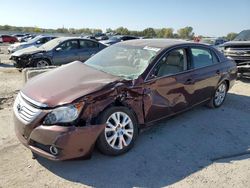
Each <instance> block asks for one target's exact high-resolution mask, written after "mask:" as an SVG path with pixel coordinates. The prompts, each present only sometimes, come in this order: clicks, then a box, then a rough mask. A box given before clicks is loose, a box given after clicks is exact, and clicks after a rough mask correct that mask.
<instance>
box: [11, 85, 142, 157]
mask: <svg viewBox="0 0 250 188" xmlns="http://www.w3.org/2000/svg"><path fill="white" fill-rule="evenodd" d="M75 101H76V102H72V104H73V105H75V106H76V107H75V108H77V109H78V110H79V112H78V113H79V114H77V115H76V116H77V118H75V119H74V117H73V116H74V115H75V114H74V113H75V112H74V111H72V112H70V111H67V112H66V113H64V112H55V111H60V110H62V109H63V108H69V107H68V106H72V104H70V105H61V106H58V107H56V108H52V109H51V108H49V107H48V106H46V105H44V104H39V103H36V102H35V101H33V100H32V99H29V98H28V97H27V96H25V95H24V94H23V93H22V92H20V93H19V94H18V96H17V98H16V100H15V104H14V107H13V108H14V114H15V116H14V122H15V131H16V134H17V137H18V138H19V140H20V141H21V142H22V143H23V144H24V145H25V146H26V147H28V148H29V149H31V151H32V152H33V153H36V154H38V155H40V156H43V157H45V158H48V159H51V160H66V159H71V158H78V157H88V156H90V155H91V153H92V149H93V147H94V145H95V142H96V140H97V138H98V136H99V135H100V133H101V132H102V131H103V130H104V128H105V126H106V124H100V123H99V122H98V117H99V115H100V114H101V113H102V112H103V111H104V110H105V109H106V108H108V107H109V106H111V105H119V106H120V105H121V106H126V107H128V108H129V109H131V111H132V112H133V113H135V115H136V117H137V121H138V123H139V124H143V123H144V116H143V111H142V90H141V88H133V89H132V88H129V87H127V85H126V84H124V83H119V82H113V83H111V84H108V85H106V86H105V87H103V88H101V89H99V90H97V91H95V92H93V93H91V94H89V95H86V96H84V97H81V98H79V99H76V100H75ZM69 110H72V109H71V107H70V108H69ZM56 113H57V114H56ZM60 113H61V114H60ZM70 114H72V117H69V120H68V122H67V120H65V119H63V118H65V117H67V116H71V115H70ZM72 118H73V119H72Z"/></svg>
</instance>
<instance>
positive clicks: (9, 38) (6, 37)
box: [0, 35, 18, 43]
mask: <svg viewBox="0 0 250 188" xmlns="http://www.w3.org/2000/svg"><path fill="white" fill-rule="evenodd" d="M0 38H1V39H0V42H7V43H15V42H18V39H17V38H16V37H14V36H11V35H1V36H0Z"/></svg>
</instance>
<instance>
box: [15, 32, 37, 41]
mask: <svg viewBox="0 0 250 188" xmlns="http://www.w3.org/2000/svg"><path fill="white" fill-rule="evenodd" d="M36 36H37V35H35V34H29V35H25V36H23V37H21V38H20V40H19V41H20V42H28V41H29V40H31V39H33V38H35V37H36Z"/></svg>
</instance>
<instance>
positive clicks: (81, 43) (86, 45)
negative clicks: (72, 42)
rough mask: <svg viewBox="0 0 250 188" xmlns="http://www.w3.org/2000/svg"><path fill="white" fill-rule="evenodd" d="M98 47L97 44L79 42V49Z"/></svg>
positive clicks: (86, 41)
mask: <svg viewBox="0 0 250 188" xmlns="http://www.w3.org/2000/svg"><path fill="white" fill-rule="evenodd" d="M98 47H99V45H98V43H97V42H93V41H88V40H80V48H98Z"/></svg>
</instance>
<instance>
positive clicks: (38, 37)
mask: <svg viewBox="0 0 250 188" xmlns="http://www.w3.org/2000/svg"><path fill="white" fill-rule="evenodd" d="M40 38H42V37H41V36H36V37H35V38H33V39H30V40H29V41H28V42H27V43H35V42H36V41H38V40H39V39H40Z"/></svg>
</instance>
